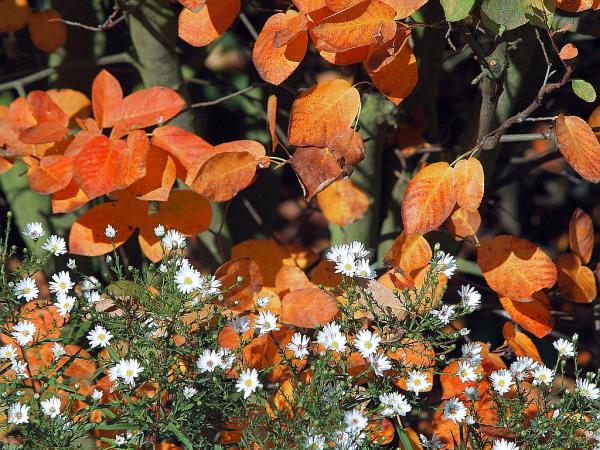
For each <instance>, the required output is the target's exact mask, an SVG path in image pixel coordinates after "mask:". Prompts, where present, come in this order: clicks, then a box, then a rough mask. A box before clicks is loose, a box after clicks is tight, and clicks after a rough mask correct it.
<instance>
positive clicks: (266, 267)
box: [231, 239, 290, 286]
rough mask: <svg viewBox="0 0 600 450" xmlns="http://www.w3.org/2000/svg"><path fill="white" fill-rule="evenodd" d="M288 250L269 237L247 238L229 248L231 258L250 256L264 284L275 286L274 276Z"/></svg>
mask: <svg viewBox="0 0 600 450" xmlns="http://www.w3.org/2000/svg"><path fill="white" fill-rule="evenodd" d="M289 256H290V254H289V252H288V251H287V250H286V249H285V248H284V247H282V246H281V245H279V244H278V243H277V242H275V241H273V240H270V239H248V240H246V241H243V242H240V243H239V244H236V245H234V246H233V247H232V248H231V257H232V258H242V257H248V258H252V259H253V260H254V261H255V262H256V264H258V267H260V272H261V274H262V276H263V278H264V281H265V285H266V286H275V278H276V276H277V273H278V272H279V269H281V266H282V265H283V260H284V259H285V258H288V257H289Z"/></svg>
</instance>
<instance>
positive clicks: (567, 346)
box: [552, 338, 575, 358]
mask: <svg viewBox="0 0 600 450" xmlns="http://www.w3.org/2000/svg"><path fill="white" fill-rule="evenodd" d="M552 346H553V347H554V348H555V349H556V350H557V351H558V356H559V357H561V358H572V357H574V356H575V346H574V345H573V343H572V342H571V341H567V340H566V339H562V338H561V339H558V340H556V341H554V342H553V343H552Z"/></svg>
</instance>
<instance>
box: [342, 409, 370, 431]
mask: <svg viewBox="0 0 600 450" xmlns="http://www.w3.org/2000/svg"><path fill="white" fill-rule="evenodd" d="M344 423H345V424H346V432H347V433H360V432H361V431H362V430H364V429H365V428H366V426H367V424H368V423H369V422H368V420H367V418H366V417H365V416H363V415H362V413H361V412H360V411H359V410H358V409H353V410H352V411H346V412H344Z"/></svg>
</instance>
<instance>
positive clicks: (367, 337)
mask: <svg viewBox="0 0 600 450" xmlns="http://www.w3.org/2000/svg"><path fill="white" fill-rule="evenodd" d="M380 342H381V336H379V335H378V334H377V333H371V331H369V330H361V331H359V332H358V334H357V335H356V337H355V339H354V346H355V347H356V349H357V350H358V352H359V353H360V355H361V356H362V357H363V358H369V357H370V356H371V355H373V354H375V353H377V349H378V348H379V343H380Z"/></svg>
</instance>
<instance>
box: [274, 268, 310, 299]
mask: <svg viewBox="0 0 600 450" xmlns="http://www.w3.org/2000/svg"><path fill="white" fill-rule="evenodd" d="M312 287H314V285H313V284H312V283H311V282H310V280H309V279H308V277H307V276H306V274H305V273H304V271H303V270H302V269H299V268H298V267H294V266H288V265H286V264H284V265H283V266H281V268H280V269H279V271H278V272H277V275H276V276H275V290H276V291H277V295H279V296H284V295H286V294H287V293H288V292H290V291H296V290H298V289H306V288H312ZM270 306H271V305H270V304H269V308H270Z"/></svg>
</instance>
